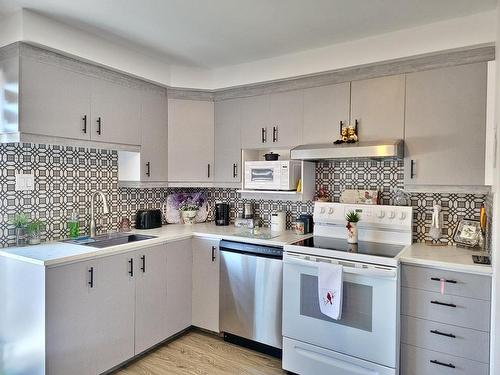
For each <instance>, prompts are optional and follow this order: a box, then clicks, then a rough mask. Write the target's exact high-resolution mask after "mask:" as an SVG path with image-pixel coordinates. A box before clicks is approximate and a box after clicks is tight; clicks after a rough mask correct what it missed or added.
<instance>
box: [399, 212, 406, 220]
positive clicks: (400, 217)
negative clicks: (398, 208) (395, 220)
mask: <svg viewBox="0 0 500 375" xmlns="http://www.w3.org/2000/svg"><path fill="white" fill-rule="evenodd" d="M404 219H406V212H400V213H399V220H404Z"/></svg>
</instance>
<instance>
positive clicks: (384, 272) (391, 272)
mask: <svg viewBox="0 0 500 375" xmlns="http://www.w3.org/2000/svg"><path fill="white" fill-rule="evenodd" d="M283 262H284V263H285V264H292V265H299V266H306V267H314V268H317V263H319V262H322V260H318V258H316V261H314V260H307V259H303V258H301V257H299V256H297V255H291V254H285V255H284V257H283ZM324 262H326V263H333V264H340V265H341V266H343V267H342V268H343V272H345V273H351V274H355V275H360V276H367V277H379V278H384V279H391V280H396V279H397V276H398V270H397V269H385V268H379V267H376V266H373V265H370V266H369V267H368V268H360V267H349V266H345V265H344V264H342V262H337V261H335V260H334V261H333V262H331V261H329V259H326V258H325V260H324Z"/></svg>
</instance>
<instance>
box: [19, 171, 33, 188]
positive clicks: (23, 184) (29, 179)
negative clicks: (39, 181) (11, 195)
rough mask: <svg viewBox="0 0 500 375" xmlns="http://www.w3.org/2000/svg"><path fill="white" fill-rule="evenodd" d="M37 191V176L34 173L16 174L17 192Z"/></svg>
mask: <svg viewBox="0 0 500 375" xmlns="http://www.w3.org/2000/svg"><path fill="white" fill-rule="evenodd" d="M34 189H35V175H34V174H33V173H28V174H23V173H19V174H16V191H31V190H34Z"/></svg>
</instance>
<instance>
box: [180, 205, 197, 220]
mask: <svg viewBox="0 0 500 375" xmlns="http://www.w3.org/2000/svg"><path fill="white" fill-rule="evenodd" d="M199 209H200V208H199V207H198V205H196V204H192V203H184V204H182V205H181V206H180V207H179V211H180V213H181V217H182V220H183V221H184V224H194V221H195V218H196V215H197V214H198V210H199Z"/></svg>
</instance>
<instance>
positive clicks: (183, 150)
mask: <svg viewBox="0 0 500 375" xmlns="http://www.w3.org/2000/svg"><path fill="white" fill-rule="evenodd" d="M213 178H214V103H213V102H208V101H197V100H180V99H169V100H168V180H169V181H172V182H185V181H196V182H207V181H213Z"/></svg>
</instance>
